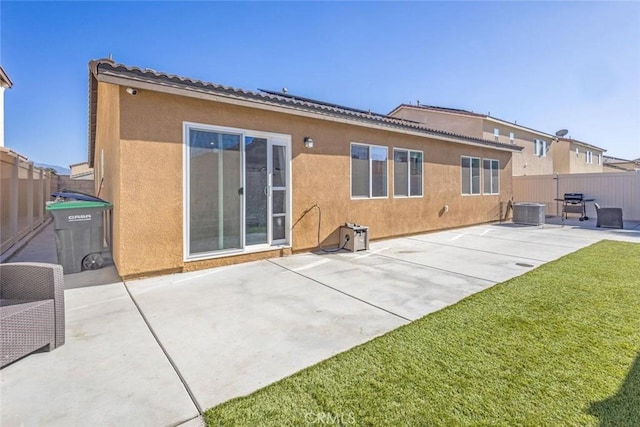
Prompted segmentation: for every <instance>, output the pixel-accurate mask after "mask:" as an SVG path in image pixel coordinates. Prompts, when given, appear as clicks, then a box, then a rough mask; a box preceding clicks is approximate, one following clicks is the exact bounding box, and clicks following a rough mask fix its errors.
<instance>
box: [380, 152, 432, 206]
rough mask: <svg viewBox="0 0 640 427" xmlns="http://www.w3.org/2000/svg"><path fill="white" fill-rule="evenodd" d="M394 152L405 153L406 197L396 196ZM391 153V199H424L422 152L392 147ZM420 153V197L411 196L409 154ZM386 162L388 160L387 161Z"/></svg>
mask: <svg viewBox="0 0 640 427" xmlns="http://www.w3.org/2000/svg"><path fill="white" fill-rule="evenodd" d="M395 151H404V152H406V153H407V166H408V172H409V173H408V176H407V190H408V195H407V196H402V195H398V196H396V187H395V179H396V177H395V167H396V166H395V165H396V156H395ZM391 152H392V153H393V162H392V163H393V173H394V175H393V180H394V185H393V186H392V187H393V198H394V199H419V198H421V197H424V152H423V151H422V150H412V149H410V148H400V147H393V149H392V150H391ZM412 152H413V153H420V154H421V156H422V170H421V175H422V176H421V177H420V181H422V185H421V188H420V195H414V196H412V195H411V153H412ZM387 161H388V160H387Z"/></svg>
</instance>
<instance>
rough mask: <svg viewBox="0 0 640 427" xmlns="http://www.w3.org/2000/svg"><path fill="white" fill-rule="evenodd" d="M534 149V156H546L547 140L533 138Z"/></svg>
mask: <svg viewBox="0 0 640 427" xmlns="http://www.w3.org/2000/svg"><path fill="white" fill-rule="evenodd" d="M535 145H536V146H535V150H536V156H538V157H547V141H544V140H542V139H536V140H535Z"/></svg>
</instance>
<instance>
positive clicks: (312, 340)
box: [128, 261, 407, 409]
mask: <svg viewBox="0 0 640 427" xmlns="http://www.w3.org/2000/svg"><path fill="white" fill-rule="evenodd" d="M128 286H129V289H130V291H131V294H132V295H133V298H134V299H135V300H136V302H137V303H138V304H139V305H140V308H141V309H142V311H143V312H144V313H145V315H146V317H147V319H148V321H149V323H150V325H151V327H152V328H153V330H154V332H155V333H156V334H157V336H158V338H159V339H160V341H161V342H162V344H163V345H164V347H165V348H166V349H167V351H168V352H169V354H170V355H171V358H172V359H173V361H174V363H175V364H176V366H177V367H178V369H179V370H180V372H181V374H182V376H183V377H184V379H185V380H186V382H187V384H188V385H189V387H190V389H191V391H192V392H193V395H194V396H195V398H196V399H197V401H198V403H199V405H200V406H201V407H202V408H204V409H206V408H209V407H211V406H214V405H216V404H219V403H221V402H224V401H225V400H228V399H231V398H233V397H237V396H242V395H245V394H248V393H250V392H252V391H255V390H257V389H259V388H261V387H264V386H266V385H268V384H270V383H272V382H275V381H277V380H279V379H281V378H283V377H286V376H289V375H291V374H293V373H295V372H297V371H299V370H301V369H303V368H305V367H307V366H310V365H313V364H315V363H317V362H319V361H321V360H324V359H326V358H328V357H331V356H333V355H335V354H337V353H339V352H341V351H344V350H345V349H348V348H351V347H353V346H355V345H358V344H361V343H363V342H366V341H369V340H371V339H372V338H374V337H376V336H378V335H381V334H383V333H385V332H387V331H389V330H392V329H395V328H397V327H398V326H401V325H403V324H405V323H407V320H405V319H402V318H400V317H398V316H394V315H392V314H390V313H387V312H384V311H381V310H379V309H377V308H375V307H372V306H371V305H369V304H366V303H364V302H361V301H357V300H354V299H353V298H350V297H348V296H345V295H343V294H341V293H339V292H335V291H334V290H332V289H329V288H327V287H325V286H322V285H321V284H318V283H316V282H314V281H312V280H309V279H306V278H304V277H301V276H299V275H297V274H295V273H292V272H290V271H287V270H285V269H283V268H280V267H278V266H276V265H274V264H272V263H271V262H268V261H259V262H254V263H248V264H243V265H235V266H229V267H223V268H218V269H213V270H207V271H199V272H193V273H186V274H177V275H171V276H165V277H161V278H152V279H146V280H139V281H135V282H131V283H130V284H129V285H128Z"/></svg>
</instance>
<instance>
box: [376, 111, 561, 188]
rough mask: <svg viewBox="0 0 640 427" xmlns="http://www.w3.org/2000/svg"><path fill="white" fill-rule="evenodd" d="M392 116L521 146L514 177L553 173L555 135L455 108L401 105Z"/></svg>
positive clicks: (515, 159)
mask: <svg viewBox="0 0 640 427" xmlns="http://www.w3.org/2000/svg"><path fill="white" fill-rule="evenodd" d="M389 115H390V116H392V117H398V118H404V119H407V120H413V121H417V122H420V123H423V124H424V125H425V126H428V127H429V128H431V129H439V130H443V131H446V132H454V133H457V134H462V135H469V136H472V137H475V138H481V139H485V140H488V141H495V142H500V143H503V144H514V145H519V146H522V147H524V149H523V150H522V151H521V152H519V153H516V154H514V156H513V175H514V176H521V175H548V174H552V173H553V158H552V156H551V154H550V148H551V146H552V144H553V142H554V141H555V139H556V137H555V136H554V135H550V134H548V133H545V132H541V131H538V130H535V129H531V128H528V127H525V126H522V125H519V124H517V123H511V122H508V121H505V120H501V119H498V118H495V117H492V116H490V115H489V114H480V113H474V112H472V111H467V110H461V109H455V108H443V107H434V106H429V105H410V104H400V105H399V106H397V107H396V108H395V109H393V111H391V112H390V113H389Z"/></svg>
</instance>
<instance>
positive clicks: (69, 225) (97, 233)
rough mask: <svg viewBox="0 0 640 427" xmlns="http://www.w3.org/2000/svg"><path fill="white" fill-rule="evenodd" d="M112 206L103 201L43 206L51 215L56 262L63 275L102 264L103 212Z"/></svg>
mask: <svg viewBox="0 0 640 427" xmlns="http://www.w3.org/2000/svg"><path fill="white" fill-rule="evenodd" d="M112 207H113V205H112V204H111V203H109V202H106V201H104V200H102V201H78V200H74V201H66V202H54V203H51V204H49V205H48V206H47V208H46V209H47V211H49V212H51V215H52V216H53V223H54V232H55V236H56V253H57V255H58V264H60V265H62V268H63V270H64V274H69V273H78V272H80V271H82V270H96V269H98V268H101V267H102V265H103V264H104V258H103V257H102V253H103V251H104V249H105V248H104V240H105V235H104V218H105V211H108V210H110V209H111V208H112Z"/></svg>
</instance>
